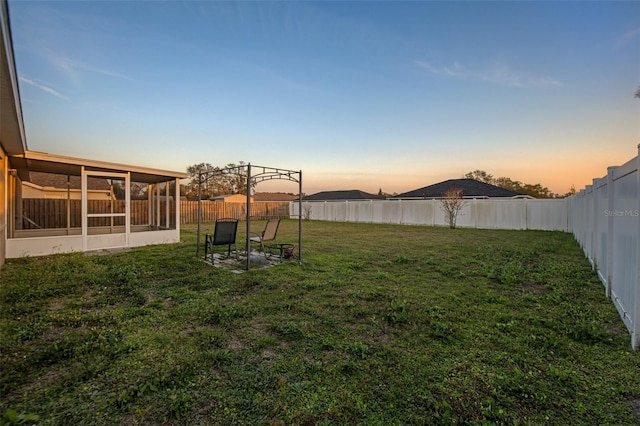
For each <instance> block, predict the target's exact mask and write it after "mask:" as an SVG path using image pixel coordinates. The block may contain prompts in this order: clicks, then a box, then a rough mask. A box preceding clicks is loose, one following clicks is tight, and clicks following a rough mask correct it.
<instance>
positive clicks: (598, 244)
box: [567, 145, 640, 350]
mask: <svg viewBox="0 0 640 426" xmlns="http://www.w3.org/2000/svg"><path fill="white" fill-rule="evenodd" d="M638 150H639V155H638V156H636V157H635V158H633V159H632V160H630V161H628V162H627V163H626V164H624V165H622V166H619V167H609V169H608V173H607V175H606V176H604V177H602V178H599V179H594V180H593V185H588V186H587V187H586V188H585V189H583V190H582V191H580V192H579V193H578V194H576V195H575V196H574V197H570V198H568V199H567V203H568V212H569V229H570V230H571V232H573V234H574V235H575V237H576V240H578V242H579V243H580V245H581V247H582V249H583V250H584V252H585V255H586V256H587V258H588V259H589V261H590V262H591V264H592V265H593V267H594V268H595V269H596V270H597V271H598V276H599V277H600V280H601V281H602V283H603V284H604V287H605V291H606V293H607V296H609V297H611V300H612V301H613V304H614V305H615V307H616V309H618V312H619V313H620V317H621V318H622V320H623V321H624V324H625V325H626V326H627V328H628V329H629V332H630V333H631V344H632V346H633V348H634V349H636V350H637V349H640V172H639V170H638V169H639V168H640V145H639V146H638Z"/></svg>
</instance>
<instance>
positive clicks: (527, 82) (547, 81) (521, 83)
mask: <svg viewBox="0 0 640 426" xmlns="http://www.w3.org/2000/svg"><path fill="white" fill-rule="evenodd" d="M478 78H479V79H481V80H485V81H489V82H491V83H495V84H500V85H503V86H511V87H562V86H563V84H562V82H560V81H558V80H555V79H553V78H551V77H532V76H530V75H527V74H524V73H521V72H517V71H514V70H512V69H511V67H509V66H508V65H507V64H505V63H502V62H497V63H495V64H494V65H493V66H492V67H490V68H489V69H488V70H486V71H484V72H481V73H479V74H478Z"/></svg>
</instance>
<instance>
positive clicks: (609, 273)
mask: <svg viewBox="0 0 640 426" xmlns="http://www.w3.org/2000/svg"><path fill="white" fill-rule="evenodd" d="M638 151H639V155H638V156H636V157H635V158H633V159H632V160H630V161H629V162H627V163H626V164H624V165H622V166H619V167H609V169H608V174H607V176H605V177H603V178H600V179H594V180H593V185H589V186H587V187H586V188H585V189H583V190H582V191H580V192H579V193H578V194H576V195H575V196H573V197H569V198H565V199H505V200H500V199H472V200H465V205H464V207H463V208H462V210H461V211H460V213H459V214H458V220H457V226H459V227H471V228H487V229H537V230H546V231H564V232H571V233H573V235H574V236H575V238H576V240H577V241H578V243H579V244H580V246H581V247H582V249H583V250H584V253H585V255H586V256H587V258H588V259H589V261H590V262H591V264H592V265H593V267H594V269H596V271H597V272H598V276H599V277H600V279H601V280H602V282H603V284H604V286H605V291H606V294H607V296H608V297H611V300H612V301H613V303H614V305H615V306H616V308H617V309H618V312H619V313H620V317H621V318H622V320H623V321H624V324H625V325H626V327H627V328H628V330H629V332H630V333H631V345H632V346H633V348H634V349H636V350H638V349H640V283H639V281H640V172H639V171H638V169H639V168H640V145H639V146H638ZM290 211H291V215H292V216H296V217H297V215H298V214H299V212H298V203H297V202H296V203H291V205H290ZM302 216H303V217H304V218H308V219H315V220H328V221H337V222H369V223H392V224H406V225H430V226H448V223H447V221H446V218H445V215H444V212H443V211H442V209H441V203H440V201H438V200H368V201H309V202H307V201H305V202H303V203H302Z"/></svg>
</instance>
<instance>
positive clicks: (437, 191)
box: [394, 179, 522, 198]
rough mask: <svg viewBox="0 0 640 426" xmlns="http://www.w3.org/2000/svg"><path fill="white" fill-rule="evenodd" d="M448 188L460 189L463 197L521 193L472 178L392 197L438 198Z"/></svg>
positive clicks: (494, 196)
mask: <svg viewBox="0 0 640 426" xmlns="http://www.w3.org/2000/svg"><path fill="white" fill-rule="evenodd" d="M449 189H462V196H463V197H489V198H511V197H517V196H519V195H522V194H519V193H517V192H515V191H511V190H509V189H505V188H500V187H499V186H495V185H491V184H488V183H484V182H480V181H478V180H474V179H449V180H445V181H443V182H440V183H436V184H433V185H429V186H425V187H424V188H419V189H414V190H413V191H409V192H405V193H404V194H399V195H396V196H394V198H440V197H442V194H443V193H444V192H445V191H447V190H449Z"/></svg>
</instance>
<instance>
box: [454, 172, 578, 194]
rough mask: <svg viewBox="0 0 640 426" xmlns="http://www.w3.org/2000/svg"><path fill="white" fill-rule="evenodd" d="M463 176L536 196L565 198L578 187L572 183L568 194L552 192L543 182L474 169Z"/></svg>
mask: <svg viewBox="0 0 640 426" xmlns="http://www.w3.org/2000/svg"><path fill="white" fill-rule="evenodd" d="M463 177H464V178H466V179H475V180H478V181H480V182H484V183H488V184H491V185H495V186H499V187H500V188H505V189H510V190H511V191H515V192H518V193H520V194H524V195H530V196H532V197H534V198H563V197H568V196H570V195H574V194H575V193H576V189H575V187H574V186H573V185H571V189H570V190H569V192H567V193H566V194H555V193H553V192H551V191H550V190H549V188H547V187H546V186H542V184H539V183H534V184H531V183H523V182H520V181H518V180H513V179H511V178H508V177H504V176H503V177H497V178H496V177H494V176H493V175H492V174H490V173H487V172H486V171H484V170H474V171H472V172H469V173H467V174H465V175H464V176H463Z"/></svg>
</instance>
